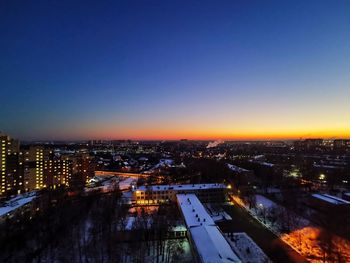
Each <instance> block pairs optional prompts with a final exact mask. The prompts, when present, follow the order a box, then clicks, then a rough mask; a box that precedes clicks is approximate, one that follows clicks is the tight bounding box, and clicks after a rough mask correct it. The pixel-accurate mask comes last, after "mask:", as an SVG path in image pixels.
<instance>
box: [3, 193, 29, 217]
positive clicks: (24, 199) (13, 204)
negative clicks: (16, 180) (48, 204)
mask: <svg viewBox="0 0 350 263" xmlns="http://www.w3.org/2000/svg"><path fill="white" fill-rule="evenodd" d="M35 197H36V193H35V192H31V193H27V194H23V195H19V196H16V197H15V198H12V199H11V200H9V201H7V202H5V204H4V205H2V206H1V207H0V216H4V215H6V214H8V213H12V212H13V211H15V210H16V209H18V208H20V207H22V206H24V205H26V204H28V203H30V202H32V201H33V200H34V199H35Z"/></svg>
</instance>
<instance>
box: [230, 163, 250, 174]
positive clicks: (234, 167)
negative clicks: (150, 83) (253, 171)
mask: <svg viewBox="0 0 350 263" xmlns="http://www.w3.org/2000/svg"><path fill="white" fill-rule="evenodd" d="M227 167H228V168H229V169H230V170H231V171H233V172H236V173H245V172H249V170H247V169H244V168H242V167H239V166H237V165H233V164H229V163H228V164H227Z"/></svg>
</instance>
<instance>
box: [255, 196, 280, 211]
mask: <svg viewBox="0 0 350 263" xmlns="http://www.w3.org/2000/svg"><path fill="white" fill-rule="evenodd" d="M255 197H256V204H257V205H258V206H259V207H264V208H266V209H271V208H274V207H277V206H278V205H277V204H276V203H275V202H273V201H271V200H270V199H268V198H266V197H265V196H262V195H255Z"/></svg>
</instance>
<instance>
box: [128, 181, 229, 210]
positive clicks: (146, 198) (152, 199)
mask: <svg viewBox="0 0 350 263" xmlns="http://www.w3.org/2000/svg"><path fill="white" fill-rule="evenodd" d="M226 191H227V186H226V185H224V184H183V185H150V186H140V187H138V188H137V189H135V190H134V191H133V199H132V201H133V203H134V204H141V205H154V204H161V203H169V202H176V195H177V194H191V193H192V194H196V195H197V196H198V198H199V199H200V200H201V201H202V202H212V203H216V202H223V201H225V200H226Z"/></svg>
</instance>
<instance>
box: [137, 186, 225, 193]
mask: <svg viewBox="0 0 350 263" xmlns="http://www.w3.org/2000/svg"><path fill="white" fill-rule="evenodd" d="M221 188H227V187H226V185H224V184H172V185H149V186H140V187H138V188H137V189H136V190H138V191H146V190H150V191H167V190H174V191H181V190H183V191H190V190H200V189H221Z"/></svg>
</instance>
